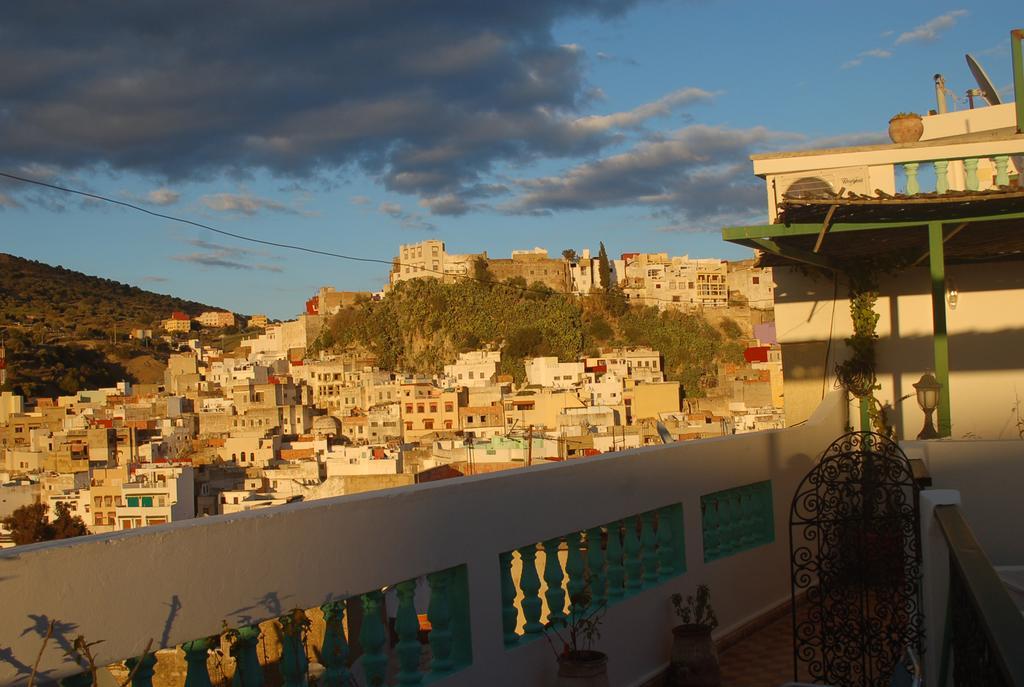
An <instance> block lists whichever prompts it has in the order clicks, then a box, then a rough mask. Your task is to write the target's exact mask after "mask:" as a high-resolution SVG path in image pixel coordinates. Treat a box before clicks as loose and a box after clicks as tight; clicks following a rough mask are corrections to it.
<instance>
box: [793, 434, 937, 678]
mask: <svg viewBox="0 0 1024 687" xmlns="http://www.w3.org/2000/svg"><path fill="white" fill-rule="evenodd" d="M919 520H920V514H919V508H918V488H917V485H916V484H915V482H914V477H913V474H912V472H911V468H910V462H909V461H908V460H907V457H906V455H904V453H903V451H902V450H900V447H899V446H897V445H896V444H895V443H894V442H892V441H891V440H889V439H887V438H886V437H884V436H882V435H880V434H875V433H872V432H851V433H849V434H846V435H844V436H842V437H840V438H839V439H837V440H836V441H835V442H833V443H832V445H831V446H829V448H828V450H827V451H826V452H825V455H824V456H823V457H822V459H821V461H820V462H819V463H818V464H817V465H815V466H814V468H813V469H811V471H810V472H808V473H807V475H806V476H805V477H804V478H803V480H802V481H801V482H800V486H799V487H798V488H797V491H796V494H795V495H794V496H793V503H792V505H791V507H790V516H789V528H790V561H791V569H790V574H791V582H792V592H793V671H794V677H795V678H797V679H804V680H806V679H808V678H810V679H811V680H813V681H816V682H820V683H823V684H828V685H838V686H840V687H885V686H886V685H888V684H889V678H890V676H891V675H892V671H893V668H894V666H895V664H896V661H897V660H899V658H900V656H901V655H902V654H903V652H904V651H905V650H906V649H907V648H908V647H910V648H913V649H914V650H915V651H917V652H918V653H919V654H920V652H921V650H922V649H923V633H924V630H923V617H922V606H921V529H920V527H919Z"/></svg>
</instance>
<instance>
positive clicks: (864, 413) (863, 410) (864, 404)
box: [860, 396, 871, 432]
mask: <svg viewBox="0 0 1024 687" xmlns="http://www.w3.org/2000/svg"><path fill="white" fill-rule="evenodd" d="M860 431H862V432H870V431H871V399H870V398H869V397H867V396H864V397H863V398H861V399H860Z"/></svg>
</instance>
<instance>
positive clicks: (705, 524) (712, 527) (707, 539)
mask: <svg viewBox="0 0 1024 687" xmlns="http://www.w3.org/2000/svg"><path fill="white" fill-rule="evenodd" d="M700 507H701V510H702V511H703V513H702V515H703V519H702V522H701V529H702V530H703V531H704V562H705V563H709V562H711V561H713V560H717V559H718V558H720V557H721V536H720V535H721V532H720V530H719V523H720V522H721V519H720V518H719V513H718V499H717V498H716V497H715V496H710V495H709V496H704V497H701V500H700Z"/></svg>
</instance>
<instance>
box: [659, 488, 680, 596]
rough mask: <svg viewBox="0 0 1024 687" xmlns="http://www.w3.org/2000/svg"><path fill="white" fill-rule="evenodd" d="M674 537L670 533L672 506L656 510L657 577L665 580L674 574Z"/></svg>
mask: <svg viewBox="0 0 1024 687" xmlns="http://www.w3.org/2000/svg"><path fill="white" fill-rule="evenodd" d="M674 543H675V537H674V536H673V534H672V506H665V507H664V508H662V509H660V510H659V511H658V578H659V579H661V580H667V579H668V578H670V577H673V576H674V575H675V574H676V558H675V548H674V546H673V544H674Z"/></svg>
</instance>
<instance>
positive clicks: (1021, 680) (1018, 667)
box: [935, 505, 1024, 687]
mask: <svg viewBox="0 0 1024 687" xmlns="http://www.w3.org/2000/svg"><path fill="white" fill-rule="evenodd" d="M935 518H936V520H938V523H939V526H940V527H941V528H942V533H943V535H944V536H945V539H946V544H947V546H948V547H949V610H948V615H947V617H948V618H949V621H948V623H947V626H946V629H947V633H946V637H945V642H944V646H943V649H942V664H943V665H942V668H941V669H940V670H941V671H942V676H943V677H945V676H946V675H947V672H948V671H947V670H946V669H945V668H946V664H948V663H949V659H952V666H953V670H952V673H953V681H952V683H949V682H948V681H947V682H946V683H945V684H953V685H956V687H961V686H965V685H979V686H980V685H985V686H986V687H1021V686H1024V653H1022V647H1024V617H1022V616H1021V611H1020V610H1019V609H1018V608H1017V606H1016V605H1015V604H1014V602H1013V599H1012V598H1011V597H1010V594H1009V592H1007V590H1006V587H1005V586H1004V584H1003V582H1002V580H1000V578H999V575H998V574H997V572H996V570H995V569H994V568H993V567H992V564H991V563H990V562H989V560H988V558H987V557H986V556H985V552H984V551H983V550H982V548H981V545H979V544H978V541H977V540H976V539H975V537H974V533H973V532H971V528H970V526H969V525H968V524H967V521H966V520H965V519H964V516H963V513H962V512H961V510H960V508H959V506H956V505H945V506H937V507H936V508H935ZM940 684H943V683H940Z"/></svg>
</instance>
